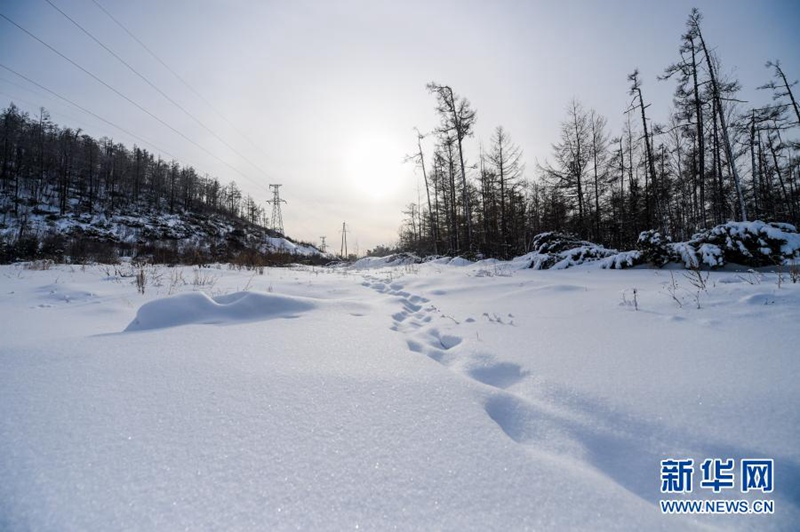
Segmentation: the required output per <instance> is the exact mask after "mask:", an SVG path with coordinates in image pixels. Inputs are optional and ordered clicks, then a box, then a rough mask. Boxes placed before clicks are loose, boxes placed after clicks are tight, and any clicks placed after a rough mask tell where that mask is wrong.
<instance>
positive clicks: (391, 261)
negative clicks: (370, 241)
mask: <svg viewBox="0 0 800 532" xmlns="http://www.w3.org/2000/svg"><path fill="white" fill-rule="evenodd" d="M421 262H422V259H421V258H420V257H418V256H416V255H414V254H413V253H395V254H393V255H386V256H385V257H364V258H362V259H358V260H357V261H356V262H354V263H353V266H352V267H353V268H354V269H356V270H364V269H372V268H383V267H384V266H405V265H408V264H419V263H421Z"/></svg>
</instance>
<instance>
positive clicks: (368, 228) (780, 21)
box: [0, 0, 800, 253]
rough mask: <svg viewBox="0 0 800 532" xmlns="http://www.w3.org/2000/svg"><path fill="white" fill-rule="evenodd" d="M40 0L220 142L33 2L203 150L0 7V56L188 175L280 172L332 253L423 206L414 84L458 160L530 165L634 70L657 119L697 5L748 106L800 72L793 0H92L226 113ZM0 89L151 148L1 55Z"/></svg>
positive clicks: (34, 19)
mask: <svg viewBox="0 0 800 532" xmlns="http://www.w3.org/2000/svg"><path fill="white" fill-rule="evenodd" d="M51 1H52V3H53V4H55V5H56V6H58V7H59V8H60V9H61V10H62V11H64V12H65V13H66V14H67V15H69V16H70V17H71V18H73V19H74V20H75V21H76V22H78V23H79V24H80V25H82V26H83V27H84V28H86V29H87V30H88V31H89V32H91V33H92V34H93V35H94V36H95V37H96V38H97V39H98V40H100V41H101V42H102V43H103V44H105V45H106V46H107V47H108V48H110V49H111V50H113V51H114V52H115V53H116V54H117V55H119V56H120V57H122V58H123V59H125V60H126V61H127V62H128V63H129V64H130V65H131V66H133V67H134V68H135V69H136V70H138V71H139V72H140V73H141V74H143V75H144V76H145V77H147V78H148V79H149V80H150V81H151V82H152V83H153V84H154V85H156V86H157V87H158V88H159V89H160V90H161V91H162V92H164V93H166V94H167V95H168V96H169V97H170V98H172V99H173V100H175V101H176V102H177V103H179V104H180V105H181V106H182V107H184V108H185V109H186V110H188V111H189V112H190V113H191V114H192V115H193V116H194V117H196V118H197V119H198V120H199V121H201V122H202V123H204V124H205V125H206V126H208V127H209V128H210V129H212V130H213V131H215V132H216V134H217V136H219V137H221V138H222V139H223V140H224V141H225V143H222V142H220V140H219V139H217V138H215V137H214V136H213V135H211V134H210V133H209V132H208V131H207V130H205V129H204V128H203V127H202V126H200V125H198V123H197V122H195V121H194V120H193V119H191V118H189V117H188V116H187V115H186V114H185V113H184V112H183V111H181V110H180V109H178V108H177V107H175V106H174V105H173V104H171V103H169V102H168V101H167V100H166V99H165V98H164V97H163V96H161V95H160V94H159V93H158V92H156V91H155V90H154V89H153V88H152V87H150V86H148V85H147V84H146V83H145V82H144V81H142V80H141V79H140V78H138V77H137V76H136V75H135V74H133V73H132V72H130V71H129V70H128V69H127V68H126V67H125V66H124V65H122V64H121V63H119V62H118V61H117V60H116V59H114V58H113V57H112V56H111V55H110V54H109V53H108V52H106V51H105V50H103V49H102V48H101V47H100V46H99V45H98V44H97V43H95V42H94V41H92V40H91V38H90V37H88V36H86V35H85V34H84V33H82V32H81V30H79V29H78V28H77V27H75V26H74V25H73V24H72V23H71V22H70V21H69V20H67V19H66V18H65V17H64V16H63V15H62V14H60V13H59V12H58V11H56V10H55V9H54V8H53V7H52V6H51V5H49V4H48V3H47V2H46V0H0V13H2V14H3V15H6V16H7V17H9V18H11V19H12V20H14V21H15V22H16V23H17V24H19V25H20V26H22V27H24V28H25V29H27V30H28V31H30V32H31V33H33V34H35V35H37V36H38V37H39V38H40V39H42V40H44V41H45V42H47V43H48V44H50V45H51V46H53V47H54V48H56V49H57V50H59V51H60V52H61V53H62V54H64V55H66V56H67V57H69V58H71V59H72V60H74V61H75V62H77V63H78V64H80V65H81V66H83V67H84V68H86V69H87V70H89V71H91V72H92V73H93V74H95V75H96V76H98V77H99V78H101V79H102V80H103V81H105V82H106V83H108V84H109V85H112V86H113V87H114V88H116V89H117V90H118V91H120V92H122V93H123V94H125V95H126V96H128V97H129V98H131V99H132V100H134V101H136V102H137V103H139V104H140V105H142V106H143V107H144V108H146V109H147V110H148V111H150V112H151V113H153V114H156V115H157V116H159V117H160V118H161V119H162V120H164V121H165V122H167V123H168V124H169V125H170V126H172V127H173V128H174V129H177V130H179V131H180V132H181V133H183V134H184V135H185V136H186V137H188V138H190V139H192V140H193V141H194V142H195V143H197V144H199V145H201V146H203V147H204V148H205V149H206V150H207V151H208V152H211V153H212V154H214V156H216V158H215V157H214V156H210V155H208V153H206V152H205V151H203V150H200V149H199V148H197V147H196V146H194V145H193V144H191V143H190V142H188V141H186V140H185V139H184V138H182V137H181V136H179V135H178V134H176V133H175V132H174V131H172V130H170V129H168V128H167V127H165V126H163V125H162V124H160V123H159V122H158V121H156V120H154V119H153V118H152V117H150V116H148V115H147V114H145V113H143V112H142V111H141V110H139V109H137V108H136V107H134V106H133V105H131V104H130V103H128V102H127V101H125V100H124V99H122V98H121V97H120V96H118V95H117V94H115V93H114V92H112V91H111V90H109V89H108V88H106V87H104V86H103V85H101V84H100V83H98V82H97V81H95V80H94V79H92V78H91V77H89V76H88V75H86V74H85V73H84V72H82V71H80V70H79V69H77V68H76V67H74V66H73V65H71V64H70V63H68V62H67V61H66V60H64V59H63V58H61V57H59V56H58V55H56V54H55V53H53V52H52V51H50V50H49V49H47V48H46V47H45V46H43V45H42V44H40V43H39V42H37V41H35V40H34V39H32V38H31V37H29V36H28V35H26V34H25V33H23V32H22V31H20V30H19V29H18V28H16V27H14V26H13V25H11V24H10V23H9V22H7V21H6V20H5V19H2V18H0V64H2V65H5V66H7V67H9V68H11V69H13V70H16V71H17V72H19V73H21V74H23V75H25V76H27V77H29V78H31V79H32V80H34V81H36V82H37V83H40V84H41V85H44V86H45V87H47V88H49V89H51V90H53V91H55V92H57V93H58V94H60V95H62V96H64V97H66V98H68V99H70V100H72V101H74V102H76V103H78V104H79V105H81V106H83V107H85V108H88V109H90V110H91V111H93V112H94V113H96V114H98V115H100V116H102V117H103V118H105V119H107V120H109V121H111V122H113V123H115V124H118V125H120V126H122V127H123V128H125V129H127V130H128V131H130V132H132V133H134V134H136V135H138V136H140V137H143V138H144V139H147V140H148V141H149V142H151V143H152V144H155V145H156V146H158V147H159V148H160V149H161V150H166V151H167V152H169V153H170V154H171V155H172V156H174V158H175V159H176V160H178V161H179V162H180V163H181V164H186V165H191V166H193V167H195V168H196V169H197V170H198V171H199V172H200V173H201V174H205V173H207V174H209V175H213V176H217V177H218V178H219V179H220V180H221V181H222V182H228V181H231V180H235V181H236V183H237V184H238V185H239V187H240V188H241V189H242V190H244V192H245V193H249V194H251V195H252V196H253V197H254V198H255V199H256V200H258V201H260V202H262V204H263V202H264V201H265V200H267V199H269V198H270V194H269V190H268V184H269V183H281V184H283V187H282V189H281V193H282V197H283V198H284V199H286V200H287V202H288V203H287V204H285V205H284V206H283V216H284V225H285V228H286V233H287V234H288V235H289V236H292V237H294V238H299V239H303V240H307V241H311V242H314V243H318V242H319V237H320V236H321V235H325V236H327V238H328V242H329V244H331V245H333V246H334V247H336V248H337V249H338V243H339V241H340V238H341V235H340V233H339V231H340V229H341V225H342V222H347V225H348V228H349V230H350V231H351V232H350V233H349V234H348V243H349V247H350V249H351V250H353V249H354V247H356V246H357V247H358V250H359V251H360V252H361V253H363V252H365V251H366V250H367V249H369V248H372V247H374V246H375V245H377V244H391V243H393V242H394V241H396V239H397V230H398V227H399V226H400V223H401V220H402V217H403V215H402V212H401V211H402V210H403V209H404V207H405V205H407V204H408V203H409V202H412V201H416V198H417V187H418V186H419V183H421V174H419V172H418V171H415V169H414V167H413V166H412V165H411V164H403V157H404V155H405V154H408V153H412V152H413V151H415V149H416V136H415V133H414V131H413V128H414V127H417V128H419V129H420V130H421V131H423V132H428V131H431V130H432V129H433V128H434V127H435V126H436V125H437V123H438V119H437V117H436V115H435V112H434V104H435V99H434V97H433V96H432V95H430V94H429V93H428V92H427V91H426V89H425V84H426V83H428V82H430V81H436V82H438V83H442V84H448V85H450V86H452V87H453V89H454V90H455V91H456V92H457V93H458V94H460V95H463V96H466V97H467V98H468V99H469V100H470V101H471V103H472V104H473V106H474V108H475V109H476V110H477V124H476V128H475V136H474V137H473V138H471V139H468V140H467V141H466V145H465V146H466V148H467V154H468V158H469V159H470V160H471V161H473V162H474V161H475V160H476V155H477V151H478V146H479V143H480V142H481V141H482V142H483V143H484V144H488V143H489V139H490V136H491V134H492V131H493V130H494V128H495V127H496V126H498V125H502V126H504V127H505V128H506V130H507V131H508V133H509V134H510V135H511V137H512V140H513V141H514V142H516V143H517V144H519V146H520V147H521V148H522V150H523V152H524V160H525V163H526V166H527V171H526V174H527V176H528V177H533V176H534V173H535V172H534V171H535V167H536V161H537V160H538V161H540V162H544V159H545V158H546V157H548V156H549V153H550V149H551V144H552V143H553V142H555V141H556V140H557V135H558V127H559V123H560V122H561V121H562V120H563V119H564V118H565V116H566V112H565V109H566V106H567V104H568V103H569V101H570V100H571V99H572V98H577V99H578V100H580V101H581V102H582V103H583V104H584V106H585V107H587V108H594V109H595V110H597V111H598V112H599V113H600V114H603V115H605V116H606V117H607V118H608V123H609V130H610V132H611V133H612V134H617V133H619V131H620V130H621V124H622V122H623V121H624V111H625V109H626V108H627V106H628V102H629V101H630V97H629V96H628V94H627V89H628V82H627V75H628V74H629V73H630V72H631V71H633V69H634V68H636V67H638V68H639V69H640V71H641V76H642V80H643V82H644V87H643V91H644V97H645V100H646V101H649V102H650V103H651V104H652V106H651V107H650V109H649V110H648V111H650V112H651V114H652V117H653V118H654V119H655V120H656V121H658V122H665V121H666V118H667V115H668V112H669V110H670V106H671V102H672V93H673V90H674V83H672V82H659V81H657V80H656V76H657V75H659V74H661V73H663V70H664V68H665V67H666V66H668V65H669V64H670V63H672V62H675V61H677V60H678V47H679V45H680V36H681V34H682V32H683V31H684V30H685V21H686V18H687V16H688V14H689V11H690V10H691V8H692V7H695V6H696V7H698V8H700V10H701V12H702V13H703V15H704V24H703V26H702V28H703V31H704V35H705V37H706V40H707V42H708V44H709V45H710V46H713V47H714V48H716V51H717V53H718V55H719V57H720V59H721V61H722V67H723V72H724V73H726V74H730V75H732V76H733V77H735V78H737V79H738V80H739V81H740V82H741V84H742V87H743V90H742V92H741V93H740V95H739V96H740V98H741V99H743V100H747V101H748V104H745V105H747V106H750V105H752V104H758V105H763V104H765V103H767V102H769V101H770V95H769V94H768V93H766V92H765V91H755V90H754V89H755V87H757V86H759V85H761V84H763V83H765V82H766V81H767V80H769V79H770V76H771V72H770V71H769V70H767V69H766V68H764V63H765V62H766V61H767V60H768V59H779V60H780V61H781V64H782V67H783V69H784V71H785V72H786V73H787V75H788V76H789V77H790V79H792V80H794V79H797V78H800V31H798V29H799V28H800V1H798V0H783V1H780V0H764V1H755V0H751V1H741V0H707V1H698V0H695V1H685V0H669V1H664V0H661V1H658V0H654V1H632V0H627V1H626V0H594V1H591V0H583V1H577V0H571V1H570V0H565V1H561V2H558V1H550V2H543V1H510V0H505V1H498V0H482V1H475V0H473V1H470V0H452V1H450V0H430V1H416V0H413V1H400V0H394V1H391V0H381V1H378V0H375V1H366V0H364V1H356V0H347V1H343V0H328V1H324V0H308V1H296V0H281V1H267V0H227V1H223V0H138V1H121V0H96V1H97V3H99V4H100V5H102V6H103V7H104V8H105V9H106V10H107V11H108V12H109V13H111V14H112V15H113V16H114V17H115V18H116V19H118V20H119V21H120V22H122V23H123V24H124V25H125V26H126V27H127V28H128V29H129V30H130V31H131V32H132V33H133V34H134V35H135V36H136V37H137V38H138V39H139V40H141V41H142V42H144V43H145V44H146V45H147V46H148V47H149V48H150V49H151V50H152V51H154V52H155V53H156V54H157V55H158V56H159V57H160V58H161V59H162V60H163V61H164V62H165V63H166V64H168V65H169V66H170V67H171V68H172V69H173V70H174V71H175V72H177V73H178V74H179V75H180V76H181V77H183V78H184V79H185V80H186V81H188V82H189V84H190V85H191V86H192V87H194V89H196V90H197V91H198V92H199V93H200V94H202V96H203V97H204V98H205V99H206V100H208V101H209V102H211V104H212V105H213V106H214V108H216V110H217V111H220V112H221V113H222V115H223V116H224V117H225V118H224V119H223V118H222V117H221V116H220V115H219V114H217V112H215V111H214V110H212V109H211V108H210V107H209V106H208V105H207V104H206V103H205V102H204V101H203V100H202V99H200V98H198V97H197V96H196V95H195V94H193V93H192V92H191V91H190V90H189V89H187V88H186V86H184V85H183V84H181V83H180V82H179V81H178V80H177V79H176V78H175V77H174V76H173V74H171V73H170V72H169V71H168V70H166V69H165V68H164V67H163V66H162V65H160V64H159V63H158V62H157V61H156V60H155V59H153V58H152V57H151V56H150V55H149V54H148V53H147V52H146V51H145V50H144V49H142V48H141V47H140V45H139V44H137V43H136V41H134V40H133V39H132V38H131V37H130V36H128V35H127V34H126V33H125V32H124V30H122V29H120V27H119V26H117V25H116V24H115V23H114V22H113V21H112V20H111V19H109V18H108V16H107V15H106V14H105V13H103V11H102V10H100V9H99V8H98V7H97V5H96V4H95V3H94V2H93V0H51ZM797 91H798V92H800V86H798V88H797ZM10 101H14V102H15V103H16V104H17V105H18V106H20V107H21V108H22V109H23V110H26V111H28V112H31V113H32V114H36V113H37V110H38V108H39V107H40V106H44V107H45V108H47V109H48V110H49V111H50V112H51V115H52V118H53V120H54V121H55V122H57V123H59V124H61V125H62V126H70V127H80V128H82V129H83V130H84V131H85V132H87V133H89V134H91V135H93V136H95V137H98V138H99V137H101V136H109V137H111V138H113V139H114V140H115V141H117V142H122V143H124V144H125V145H126V146H128V147H129V148H130V147H132V146H133V145H134V143H137V144H139V145H140V146H142V147H144V148H146V149H148V150H149V151H151V152H154V153H156V154H158V153H160V151H159V150H158V149H154V148H152V147H151V146H148V145H145V144H142V143H141V142H138V141H136V140H135V139H133V138H131V137H129V136H128V135H127V134H125V133H122V132H120V131H118V130H115V129H113V128H111V127H110V126H108V125H106V124H104V123H103V122H100V121H98V120H97V119H95V118H93V117H92V116H88V115H86V114H85V113H83V112H81V111H79V110H76V109H74V108H72V107H71V106H69V105H67V104H65V103H63V102H61V101H60V100H58V99H57V98H55V97H53V96H51V95H49V94H47V93H45V92H44V91H41V90H40V89H38V88H35V87H33V86H32V85H31V84H29V83H28V82H26V81H24V80H22V79H20V78H18V77H17V76H16V75H14V74H12V73H10V72H9V71H7V70H5V69H3V68H0V106H2V107H6V106H7V105H8V103H9V102H10ZM231 124H233V125H231ZM226 144H227V145H229V146H232V147H233V148H234V149H235V152H234V151H232V150H231V149H230V148H229V147H228V146H226ZM236 152H238V154H237V153H236ZM240 155H242V156H244V158H242V157H240ZM428 155H429V153H428ZM172 156H170V155H163V157H164V159H167V160H171V159H172V158H173V157H172ZM217 158H219V159H222V160H224V161H225V162H227V163H228V164H229V165H230V166H232V167H234V168H235V169H236V170H237V171H234V170H232V169H231V168H230V167H229V166H227V165H225V164H223V163H221V162H220V161H219V160H218V159H217ZM266 207H267V208H268V209H269V206H268V205H266Z"/></svg>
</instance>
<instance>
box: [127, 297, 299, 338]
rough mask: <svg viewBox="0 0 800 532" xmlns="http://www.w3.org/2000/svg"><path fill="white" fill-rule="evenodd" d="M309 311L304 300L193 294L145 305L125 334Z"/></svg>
mask: <svg viewBox="0 0 800 532" xmlns="http://www.w3.org/2000/svg"><path fill="white" fill-rule="evenodd" d="M312 308H314V304H313V303H312V302H310V301H308V300H304V299H300V298H296V297H287V296H278V295H273V294H268V293H267V294H264V293H258V292H236V293H233V294H228V295H224V296H217V297H213V298H212V297H209V296H208V295H206V294H203V293H200V292H194V293H189V294H180V295H177V296H173V297H168V298H164V299H157V300H155V301H151V302H149V303H145V304H144V305H142V307H141V308H140V309H139V311H138V312H137V313H136V318H135V319H134V320H133V321H132V322H131V323H130V325H128V327H127V328H126V329H125V331H126V332H127V331H143V330H147V329H162V328H166V327H177V326H179V325H189V324H193V323H195V324H198V323H199V324H223V323H226V324H231V323H239V322H248V321H258V320H266V319H271V318H293V317H296V316H298V315H299V314H300V313H301V312H305V311H307V310H311V309H312Z"/></svg>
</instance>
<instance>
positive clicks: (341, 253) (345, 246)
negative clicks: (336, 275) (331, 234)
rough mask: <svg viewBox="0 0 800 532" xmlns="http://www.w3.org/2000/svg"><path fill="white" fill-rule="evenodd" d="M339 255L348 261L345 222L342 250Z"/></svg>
mask: <svg viewBox="0 0 800 532" xmlns="http://www.w3.org/2000/svg"><path fill="white" fill-rule="evenodd" d="M339 255H340V256H341V257H342V258H343V259H345V260H347V224H346V223H345V222H342V248H341V250H340V251H339Z"/></svg>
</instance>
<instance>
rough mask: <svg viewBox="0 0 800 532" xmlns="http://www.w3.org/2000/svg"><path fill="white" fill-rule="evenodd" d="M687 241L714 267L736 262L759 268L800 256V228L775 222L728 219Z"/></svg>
mask: <svg viewBox="0 0 800 532" xmlns="http://www.w3.org/2000/svg"><path fill="white" fill-rule="evenodd" d="M688 245H690V246H691V247H692V248H694V249H695V250H696V251H697V253H698V254H699V255H700V257H699V258H700V259H701V261H702V263H703V264H706V265H708V266H711V267H716V266H722V265H723V264H725V263H728V262H733V263H736V264H741V265H743V266H750V267H753V268H758V267H761V266H773V265H776V264H782V263H783V261H784V260H786V259H792V258H795V257H799V256H800V234H798V233H797V229H796V228H795V227H794V226H793V225H790V224H784V223H775V222H770V223H765V222H761V221H754V222H728V223H726V224H722V225H718V226H716V227H714V228H712V229H709V230H708V231H704V232H702V233H698V234H696V235H694V236H693V237H692V240H690V241H689V242H688Z"/></svg>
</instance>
